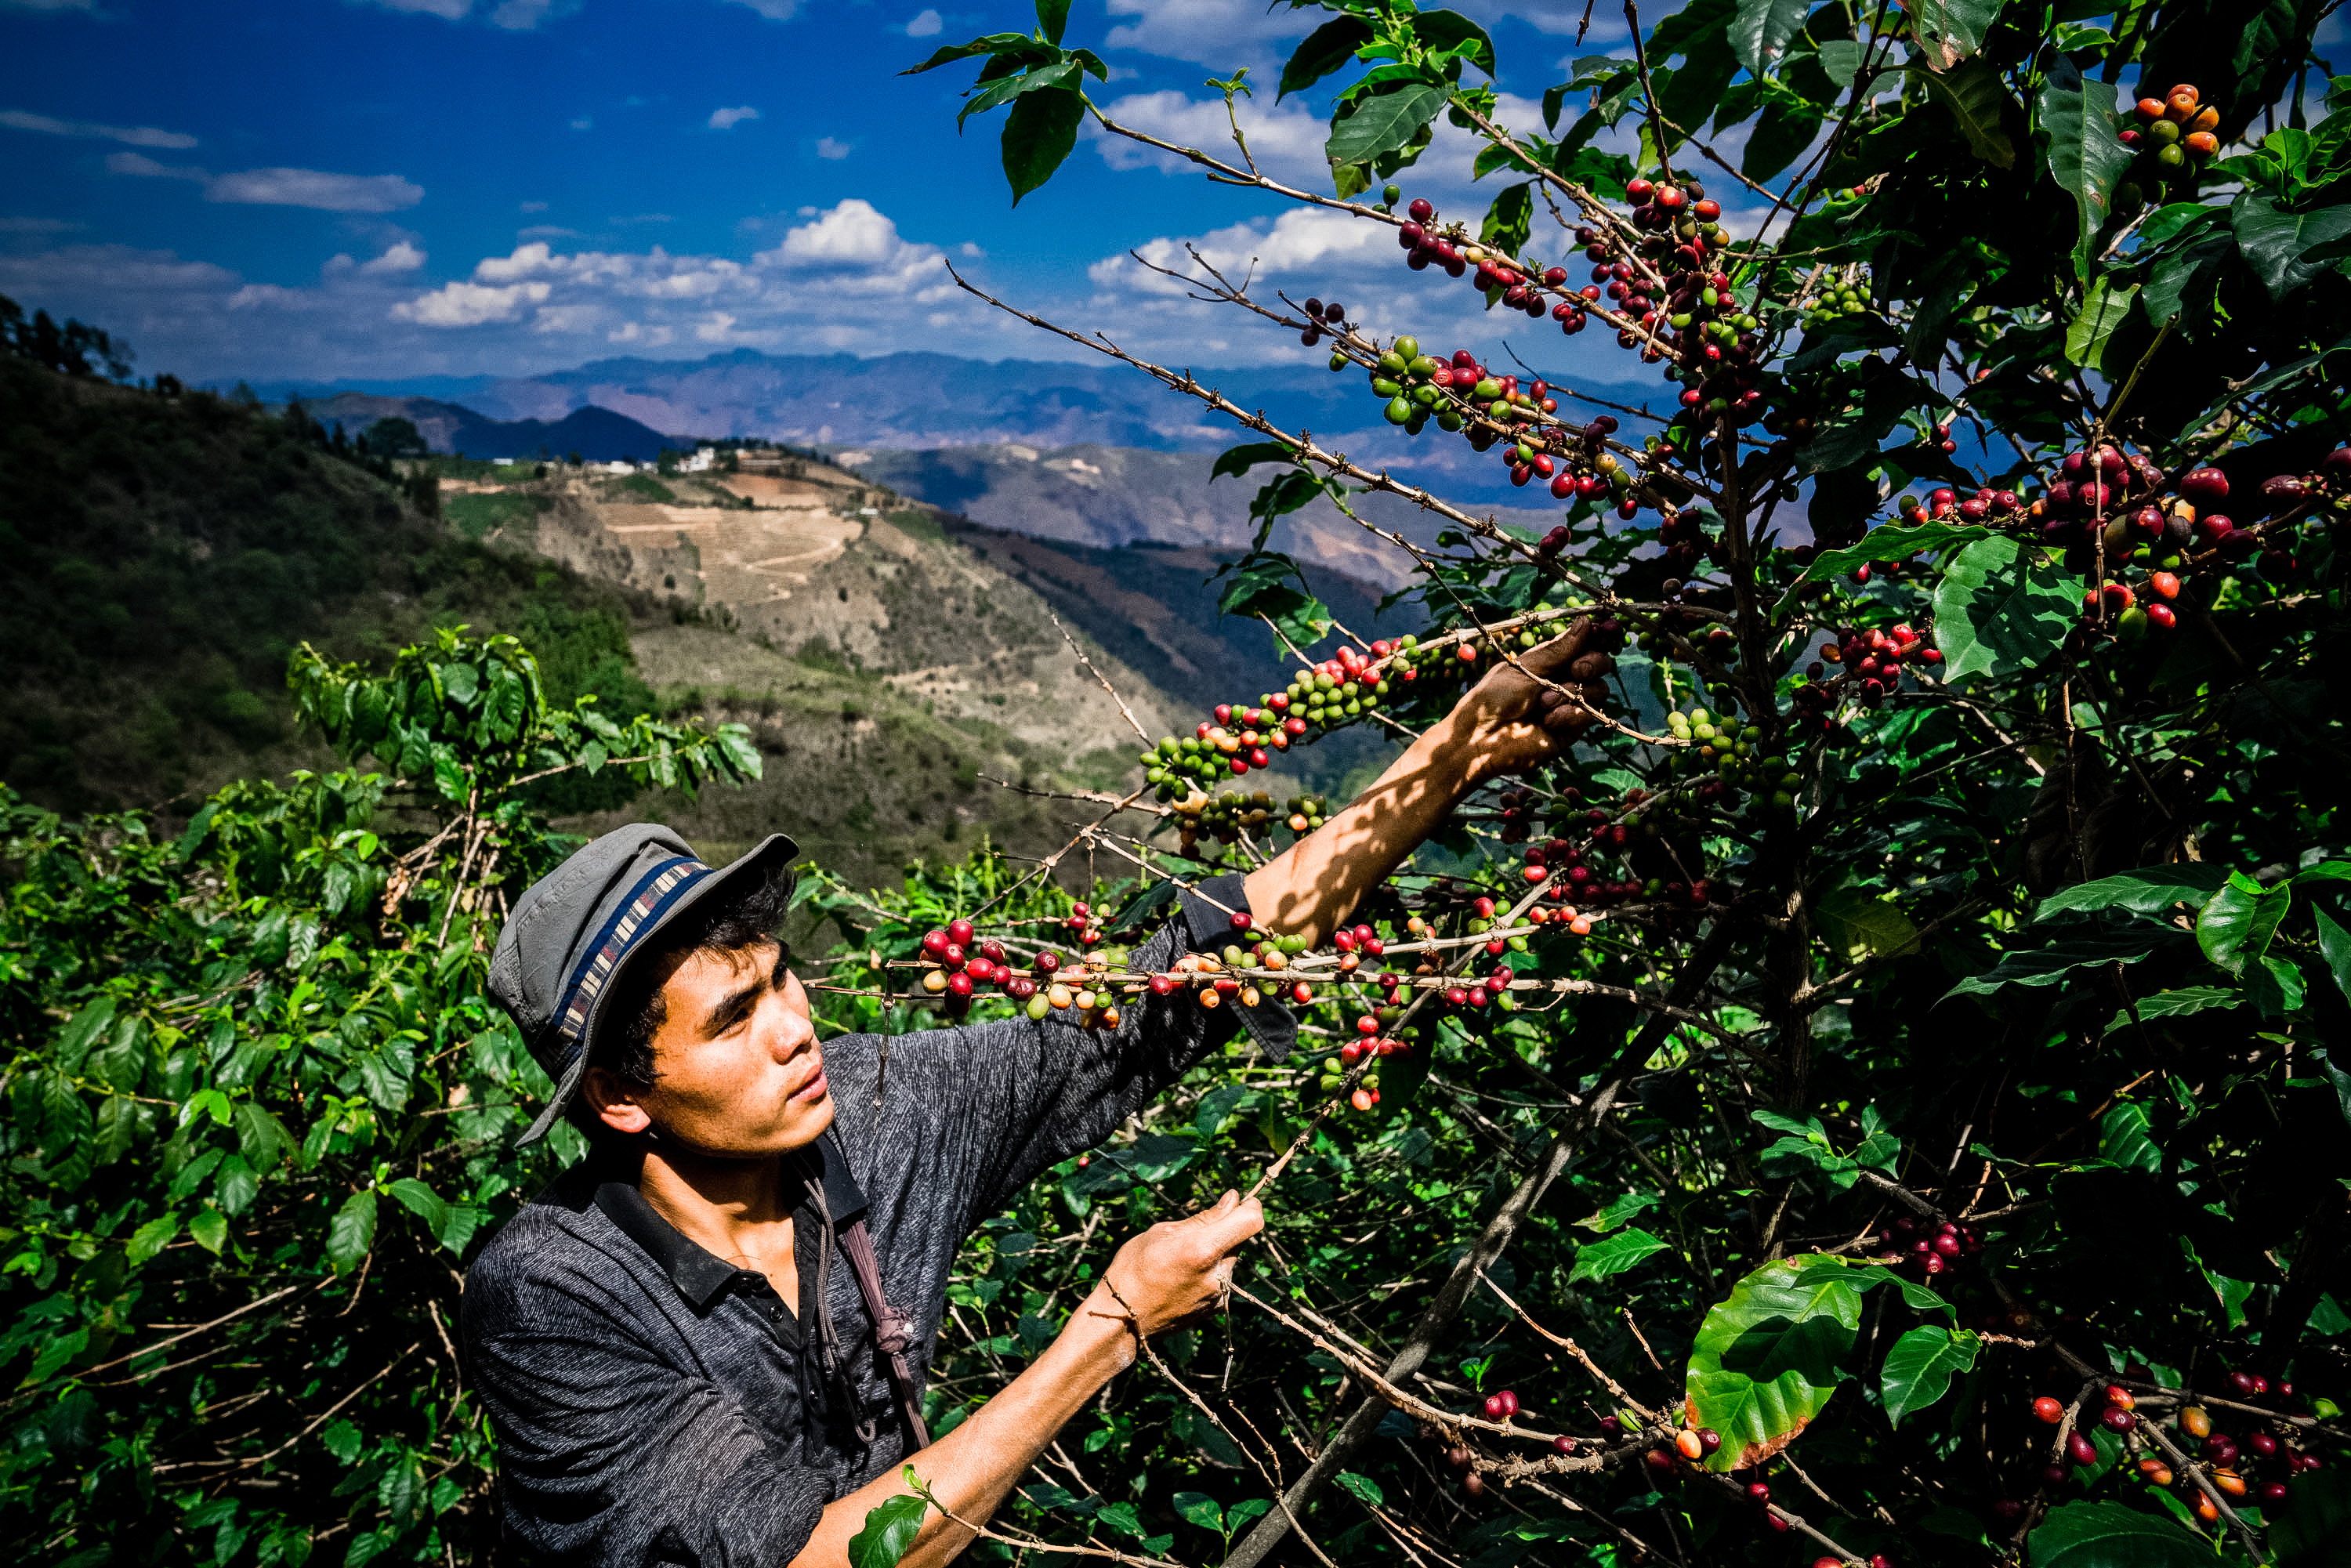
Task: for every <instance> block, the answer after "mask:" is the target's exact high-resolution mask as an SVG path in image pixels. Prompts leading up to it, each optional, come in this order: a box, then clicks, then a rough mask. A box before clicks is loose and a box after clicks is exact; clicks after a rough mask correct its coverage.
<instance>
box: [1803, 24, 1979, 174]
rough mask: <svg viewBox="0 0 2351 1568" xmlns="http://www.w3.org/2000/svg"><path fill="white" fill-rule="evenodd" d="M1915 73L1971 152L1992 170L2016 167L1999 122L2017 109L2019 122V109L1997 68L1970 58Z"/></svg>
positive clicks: (1825, 50) (1824, 47) (1824, 50)
mask: <svg viewBox="0 0 2351 1568" xmlns="http://www.w3.org/2000/svg"><path fill="white" fill-rule="evenodd" d="M1846 47H1855V46H1852V45H1847V46H1846ZM1822 53H1823V55H1824V56H1825V55H1826V53H1827V46H1826V45H1823V46H1822ZM1917 74H1918V75H1919V77H1920V78H1923V79H1924V81H1925V83H1926V87H1927V91H1928V94H1929V95H1930V96H1932V97H1933V99H1934V100H1935V101H1936V102H1937V103H1939V104H1941V105H1942V106H1943V108H1944V109H1945V110H1948V111H1949V113H1950V116H1951V119H1952V120H1954V121H1955V122H1957V124H1958V125H1959V134H1960V135H1962V136H1964V137H1966V138H1967V139H1968V150H1969V151H1970V152H1973V153H1974V154H1975V155H1976V156H1977V157H1979V158H1980V159H1982V160H1983V161H1984V162H1987V163H1989V164H1991V166H1992V167H1993V168H1995V169H2013V168H2014V167H2016V143H2015V142H2014V141H2011V139H2010V137H2009V134H2008V132H2007V131H2005V130H2004V129H2002V127H2001V120H2004V119H2005V118H2007V113H2008V111H2009V110H2017V114H2018V118H2020V119H2022V110H2021V109H2019V108H2018V106H2017V103H2016V100H2015V99H2013V98H2011V97H2010V96H2009V91H2008V85H2007V83H2006V82H2005V81H2003V80H2002V79H2001V74H2000V69H1999V68H1998V67H1996V66H1994V65H1992V64H1991V61H1989V60H1982V59H1973V60H1969V61H1968V62H1966V63H1965V64H1964V65H1961V66H1960V67H1959V68H1957V69H1956V70H1953V71H1950V72H1949V73H1948V74H1938V73H1936V72H1934V71H1920V72H1918V73H1917Z"/></svg>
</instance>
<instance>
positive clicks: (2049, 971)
mask: <svg viewBox="0 0 2351 1568" xmlns="http://www.w3.org/2000/svg"><path fill="white" fill-rule="evenodd" d="M2173 935H2177V933H2174V934H2173ZM2165 943H2166V936H2165V933H2164V932H2163V931H2162V930H2161V929H2160V928H2158V927H2154V926H2147V925H2139V926H2126V927H2124V928H2122V929H2119V930H2114V931H2098V932H2092V933H2090V934H2088V935H2085V936H2074V937H2069V938H2067V939H2066V940H2065V941H2063V942H2056V943H2052V944H2051V945H2050V946H2046V947H2042V948H2035V949H2031V950H2027V951H2023V952H2015V953H2010V954H2008V955H2006V956H2003V957H2002V958H2001V961H2000V962H1999V963H1997V964H1994V965H1993V966H1992V967H1991V968H1990V969H1987V970H1985V971H1984V972H1983V973H1982V974H1980V975H1975V976H1971V977H1969V978H1967V979H1964V980H1961V981H1960V982H1959V984H1958V985H1956V986H1953V987H1952V988H1950V989H1949V991H1948V992H1946V993H1944V994H1945V995H1946V996H1950V997H1988V996H1991V994H1992V993H1993V992H1995V991H1999V990H2001V989H2003V988H2007V987H2010V986H2025V987H2041V986H2053V985H2055V984H2056V983H2057V982H2058V981H2060V980H2062V979H2064V977H2066V976H2068V975H2070V974H2072V973H2073V972H2074V970H2076V969H2082V968H2092V967H2105V966H2108V965H2113V964H2128V963H2133V962H2136V961H2137V960H2138V959H2140V958H2144V957H2146V956H2147V955H2148V954H2150V953H2152V952H2154V951H2155V950H2156V949H2157V948H2158V947H2159V946H2164V945H2165Z"/></svg>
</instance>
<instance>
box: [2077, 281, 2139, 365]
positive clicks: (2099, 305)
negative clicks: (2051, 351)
mask: <svg viewBox="0 0 2351 1568" xmlns="http://www.w3.org/2000/svg"><path fill="white" fill-rule="evenodd" d="M2137 298H2138V285H2137V284H2135V283H2134V284H2116V283H2113V282H2111V281H2110V280H2109V279H2107V278H2105V277H2099V278H2097V279H2096V280H2095V281H2094V282H2093V283H2092V284H2091V285H2090V287H2089V291H2088V292H2087V293H2086V294H2085V295H2084V296H2083V298H2082V308H2081V309H2080V310H2079V311H2078V312H2077V313H2076V314H2075V315H2074V319H2072V320H2071V321H2069V322H2067V323H2066V326H2065V357H2066V358H2067V359H2069V360H2071V361H2074V363H2075V364H2077V365H2080V366H2083V367H2084V368H2085V369H2088V370H2093V371H2105V369H2106V345H2107V344H2108V343H2110V342H2112V341H2113V340H2114V336H2115V334H2116V332H2117V331H2119V330H2121V329H2122V326H2123V324H2124V323H2125V322H2126V321H2128V320H2129V319H2130V317H2131V306H2132V303H2133V302H2134V301H2135V300H2137Z"/></svg>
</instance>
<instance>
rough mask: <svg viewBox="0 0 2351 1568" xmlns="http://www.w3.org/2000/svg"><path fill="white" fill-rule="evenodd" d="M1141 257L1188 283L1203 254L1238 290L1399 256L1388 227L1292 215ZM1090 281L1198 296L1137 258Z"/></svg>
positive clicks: (1153, 248) (1112, 264)
mask: <svg viewBox="0 0 2351 1568" xmlns="http://www.w3.org/2000/svg"><path fill="white" fill-rule="evenodd" d="M1135 251H1136V253H1137V254H1138V255H1140V256H1142V258H1143V260H1144V262H1148V263H1150V264H1151V265H1152V266H1156V267H1166V268H1168V269H1169V270H1170V271H1173V272H1175V273H1178V274H1183V275H1186V276H1188V275H1191V274H1193V273H1195V272H1196V271H1197V270H1198V263H1197V262H1196V261H1195V260H1194V259H1193V255H1192V253H1193V252H1194V251H1197V252H1198V253H1199V260H1200V261H1205V262H1207V264H1208V265H1209V266H1211V267H1215V268H1217V271H1219V272H1221V273H1223V274H1224V275H1225V276H1226V277H1228V278H1229V279H1230V280H1232V281H1233V282H1234V283H1237V284H1238V283H1239V282H1241V281H1242V280H1243V279H1244V278H1247V277H1251V276H1252V275H1254V276H1255V277H1260V278H1270V279H1280V278H1283V277H1295V276H1297V275H1299V274H1301V273H1309V272H1311V273H1312V274H1314V275H1315V276H1316V277H1322V276H1324V275H1327V274H1328V273H1329V272H1330V271H1331V270H1332V269H1333V268H1334V267H1335V268H1343V269H1347V270H1353V269H1355V268H1356V267H1358V266H1359V265H1360V264H1361V263H1363V262H1364V261H1366V260H1369V259H1372V258H1374V257H1377V258H1378V259H1380V260H1382V261H1385V260H1386V259H1387V258H1388V257H1389V256H1391V255H1394V254H1396V253H1395V243H1394V242H1393V241H1392V240H1391V239H1390V238H1389V237H1388V230H1387V228H1386V227H1385V225H1373V224H1367V223H1364V222H1363V221H1362V220H1361V219H1358V218H1351V217H1348V216H1346V215H1345V214H1340V213H1332V212H1324V211H1321V210H1318V209H1316V208H1312V207H1292V208H1291V209H1290V211H1288V212H1286V213H1283V214H1281V215H1280V217H1278V218H1276V219H1275V220H1274V221H1273V224H1272V225H1271V226H1270V228H1269V227H1267V226H1265V225H1261V224H1257V223H1248V224H1236V225H1233V226H1232V227H1230V228H1225V229H1218V230H1217V231H1215V232H1214V233H1212V234H1206V235H1200V236H1198V237H1197V238H1196V239H1191V240H1183V239H1169V238H1161V239H1155V240H1150V241H1147V242H1146V243H1144V244H1143V245H1139V246H1135ZM1086 276H1087V277H1089V278H1091V279H1092V281H1093V282H1094V284H1095V285H1096V286H1097V287H1102V288H1134V289H1139V290H1142V291H1144V292H1147V293H1152V294H1157V295H1161V296H1164V297H1167V298H1183V297H1185V296H1186V294H1188V293H1189V292H1190V290H1189V288H1188V287H1186V285H1185V284H1184V283H1182V282H1181V281H1179V280H1178V279H1176V278H1170V277H1165V276H1163V275H1162V274H1160V273H1156V272H1154V271H1152V270H1151V267H1145V266H1142V265H1139V264H1138V263H1137V262H1136V260H1135V259H1134V256H1106V257H1104V258H1103V259H1102V260H1101V261H1098V262H1096V263H1094V264H1093V266H1092V267H1088V268H1087V269H1086Z"/></svg>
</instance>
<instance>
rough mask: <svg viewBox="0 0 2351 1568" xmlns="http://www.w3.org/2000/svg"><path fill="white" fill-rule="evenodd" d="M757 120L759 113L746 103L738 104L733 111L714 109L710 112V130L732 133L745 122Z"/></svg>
mask: <svg viewBox="0 0 2351 1568" xmlns="http://www.w3.org/2000/svg"><path fill="white" fill-rule="evenodd" d="M758 118H759V111H758V110H756V109H754V108H752V107H751V106H750V105H749V104H747V103H746V104H739V105H737V107H735V108H733V109H714V110H711V111H710V129H711V130H713V131H732V130H734V129H735V128H736V127H737V126H738V125H740V124H742V123H743V122H744V121H745V120H757V119H758Z"/></svg>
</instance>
